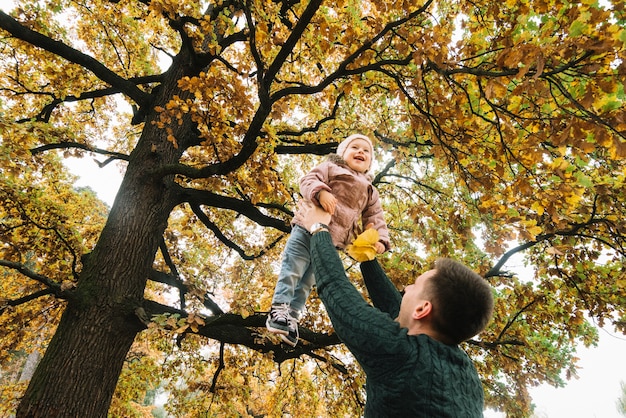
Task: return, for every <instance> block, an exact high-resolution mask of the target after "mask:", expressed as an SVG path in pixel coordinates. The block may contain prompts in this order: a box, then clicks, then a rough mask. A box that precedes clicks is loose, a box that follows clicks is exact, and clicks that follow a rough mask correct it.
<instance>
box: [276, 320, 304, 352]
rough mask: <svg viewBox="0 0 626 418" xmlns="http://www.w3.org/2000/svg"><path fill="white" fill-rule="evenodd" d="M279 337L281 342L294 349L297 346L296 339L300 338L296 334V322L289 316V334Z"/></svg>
mask: <svg viewBox="0 0 626 418" xmlns="http://www.w3.org/2000/svg"><path fill="white" fill-rule="evenodd" d="M279 336H280V339H281V340H283V341H284V342H286V343H287V344H289V345H290V346H292V347H295V346H296V345H297V344H298V337H300V334H299V333H298V320H297V319H296V318H294V317H293V316H291V315H289V332H288V333H287V334H280V335H279Z"/></svg>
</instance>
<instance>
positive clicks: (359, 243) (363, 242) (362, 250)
mask: <svg viewBox="0 0 626 418" xmlns="http://www.w3.org/2000/svg"><path fill="white" fill-rule="evenodd" d="M377 242H378V231H377V230H375V229H366V230H365V231H364V232H363V233H361V234H359V236H358V237H356V238H355V240H354V241H353V242H352V244H351V245H348V247H347V248H346V251H347V252H348V255H350V257H352V258H354V259H355V260H356V261H359V262H363V261H368V260H373V259H374V257H376V246H375V244H376V243H377Z"/></svg>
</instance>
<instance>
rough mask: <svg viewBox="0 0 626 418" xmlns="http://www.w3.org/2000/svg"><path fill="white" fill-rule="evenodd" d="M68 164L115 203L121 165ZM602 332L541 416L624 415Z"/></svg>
mask: <svg viewBox="0 0 626 418" xmlns="http://www.w3.org/2000/svg"><path fill="white" fill-rule="evenodd" d="M14 4H15V2H13V1H11V0H0V9H2V10H3V11H5V12H7V11H8V10H10V9H11V6H12V5H14ZM101 160H102V159H101ZM67 165H68V166H69V167H70V170H71V171H72V172H74V173H75V174H76V175H77V176H79V177H80V178H79V180H78V181H77V182H76V185H77V186H89V187H91V188H92V189H93V190H94V191H95V192H96V193H97V194H98V196H99V197H100V199H102V200H103V201H105V202H106V203H107V204H109V206H111V205H112V204H113V201H114V199H115V194H116V193H117V190H118V188H119V185H120V183H121V173H120V168H119V166H118V165H117V164H115V163H111V164H108V165H107V166H105V167H104V168H98V165H97V164H96V163H95V162H94V161H93V159H92V158H83V159H76V158H74V159H71V160H70V161H68V163H67ZM599 335H600V342H599V344H598V346H597V347H590V348H585V347H581V348H580V349H579V350H578V353H577V356H578V357H579V358H580V359H581V360H580V362H579V367H580V369H579V373H578V376H579V378H578V379H574V380H571V381H569V382H568V383H567V385H566V387H565V388H558V389H557V388H553V387H551V386H548V385H543V386H539V387H537V388H534V389H532V390H531V396H532V398H533V402H534V404H535V405H536V407H537V408H536V414H537V417H538V418H624V417H623V416H621V415H620V414H619V413H618V411H617V405H616V404H617V401H618V399H619V398H620V396H621V386H620V383H621V382H624V383H625V384H626V337H625V336H624V335H621V334H618V333H616V332H614V331H613V330H612V329H608V328H607V329H601V330H600V331H599ZM500 417H504V415H503V414H498V413H495V412H493V411H489V412H487V413H486V414H485V418H500Z"/></svg>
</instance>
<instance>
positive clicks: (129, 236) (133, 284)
mask: <svg viewBox="0 0 626 418" xmlns="http://www.w3.org/2000/svg"><path fill="white" fill-rule="evenodd" d="M174 67H176V66H175V65H174V66H172V68H174ZM177 68H179V69H180V71H179V73H178V74H176V73H175V72H174V71H170V73H169V76H170V77H168V80H167V81H169V82H167V81H166V82H165V83H164V84H163V89H162V90H161V91H160V96H159V97H158V98H156V99H155V105H161V104H164V103H166V102H167V101H168V98H169V97H171V96H172V94H178V95H179V96H180V97H184V96H185V93H184V92H180V91H179V90H178V88H177V87H176V80H177V79H178V78H180V77H181V76H182V74H180V72H182V68H183V66H177ZM187 69H188V68H187ZM168 86H170V88H169V89H168V88H167V87H168ZM149 117H151V118H152V117H155V114H154V112H150V114H149ZM173 129H175V135H177V134H180V136H181V137H183V132H188V131H189V129H190V124H189V121H185V123H183V124H182V125H176V126H173ZM182 149H184V148H183V147H180V148H176V147H174V146H172V144H171V143H170V142H169V141H167V137H166V133H165V131H164V130H162V129H157V128H156V127H155V126H154V125H153V124H151V123H150V120H148V121H146V123H145V125H144V130H143V132H142V135H141V138H140V140H139V142H138V144H137V146H136V148H135V149H134V151H133V153H132V154H131V156H130V159H129V163H128V166H127V171H126V175H125V176H124V180H123V182H122V184H121V186H120V190H119V192H118V195H117V197H116V199H115V203H114V204H113V207H112V209H111V212H110V214H109V217H108V219H107V223H106V225H105V227H104V229H103V231H102V234H101V236H100V239H99V240H98V243H97V245H96V247H95V248H94V250H93V252H92V253H90V254H88V255H87V256H86V257H84V260H83V262H84V266H83V270H82V272H81V275H80V279H79V281H78V284H77V287H76V290H75V292H74V294H73V297H71V298H70V299H69V300H68V306H67V308H66V310H65V312H64V313H63V315H62V317H61V321H60V323H59V327H58V329H57V331H56V333H55V334H54V337H53V338H52V340H51V342H50V345H49V346H48V349H47V351H46V353H45V355H44V357H43V359H42V361H41V363H40V364H39V366H38V367H37V369H36V371H35V373H34V375H33V378H32V379H31V381H30V384H29V386H28V388H27V390H26V392H25V394H24V397H23V399H22V401H21V403H20V405H19V407H18V410H17V417H18V418H21V417H46V418H51V417H78V418H83V417H89V418H95V417H106V416H107V411H108V408H109V406H110V403H111V398H112V396H113V393H114V391H115V387H116V384H117V380H118V377H119V375H120V372H121V370H122V366H123V364H124V360H125V358H126V354H127V352H128V350H129V349H130V346H131V345H132V343H133V341H134V339H135V336H136V334H137V333H138V332H139V331H140V330H141V329H143V325H142V324H141V322H140V321H139V320H138V318H137V317H136V315H135V310H136V309H137V307H139V306H140V303H141V301H142V300H143V293H144V289H145V285H146V281H147V278H148V275H149V272H150V269H151V268H152V263H153V260H154V257H155V254H156V252H157V249H158V244H159V242H160V240H161V237H162V236H163V232H164V230H165V228H166V226H167V220H168V217H169V214H170V212H171V210H172V209H173V207H174V205H175V204H176V203H175V202H176V199H175V196H172V193H171V191H170V190H171V188H169V187H168V185H169V184H171V183H172V181H173V179H172V178H166V179H163V178H160V177H156V176H155V175H151V173H153V170H155V169H156V168H158V167H159V166H160V165H161V164H171V163H175V162H177V161H178V159H179V158H180V155H181V152H182V151H181V150H182ZM168 182H169V183H168Z"/></svg>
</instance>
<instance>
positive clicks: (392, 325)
mask: <svg viewBox="0 0 626 418" xmlns="http://www.w3.org/2000/svg"><path fill="white" fill-rule="evenodd" d="M311 261H312V263H313V269H314V272H315V280H316V284H317V291H318V294H319V296H320V298H321V299H322V302H324V306H325V307H326V311H327V312H328V316H329V317H330V319H331V322H332V324H333V327H334V329H335V332H336V333H337V335H338V336H339V338H340V339H341V340H342V341H343V343H344V344H345V345H346V346H347V347H348V349H349V350H350V351H351V352H352V354H353V355H354V356H355V358H356V359H357V360H358V361H359V363H360V364H361V366H362V367H363V369H364V370H365V372H366V373H368V376H371V374H372V373H378V372H380V371H383V370H384V371H385V373H390V372H393V370H394V369H397V368H398V367H400V366H401V365H402V364H404V362H405V360H406V358H407V357H408V356H409V355H411V353H412V351H411V350H412V347H411V345H410V343H409V340H408V338H407V330H406V329H405V328H400V325H399V324H398V323H397V322H396V321H394V320H393V318H392V317H391V316H390V315H389V314H387V313H385V312H382V311H380V310H379V309H377V308H375V307H373V306H371V305H370V304H368V303H367V302H366V301H365V299H363V297H362V296H361V294H360V293H359V291H358V290H357V289H356V288H355V287H354V285H353V284H352V283H351V282H350V281H349V280H348V278H347V276H346V274H345V271H344V267H343V264H342V262H341V259H340V258H339V255H338V254H337V251H336V250H335V248H334V246H333V244H332V241H331V237H330V234H329V233H327V232H319V233H317V234H315V235H313V237H312V238H311Z"/></svg>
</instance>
